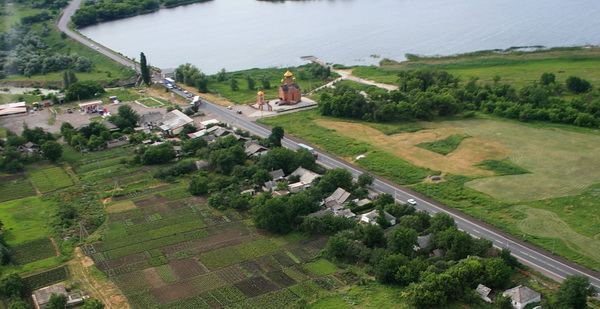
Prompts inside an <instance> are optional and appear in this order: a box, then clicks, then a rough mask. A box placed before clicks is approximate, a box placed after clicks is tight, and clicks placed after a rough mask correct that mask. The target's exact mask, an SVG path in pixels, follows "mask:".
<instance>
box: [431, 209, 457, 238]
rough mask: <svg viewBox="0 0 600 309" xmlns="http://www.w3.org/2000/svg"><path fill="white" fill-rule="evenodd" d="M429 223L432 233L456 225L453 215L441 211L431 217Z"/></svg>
mask: <svg viewBox="0 0 600 309" xmlns="http://www.w3.org/2000/svg"><path fill="white" fill-rule="evenodd" d="M429 223H430V226H429V232H430V233H438V232H441V231H444V230H447V229H449V228H451V227H455V226H456V223H455V222H454V219H453V218H452V217H450V216H449V215H447V214H445V213H441V212H438V213H436V214H435V215H434V216H433V217H431V220H429Z"/></svg>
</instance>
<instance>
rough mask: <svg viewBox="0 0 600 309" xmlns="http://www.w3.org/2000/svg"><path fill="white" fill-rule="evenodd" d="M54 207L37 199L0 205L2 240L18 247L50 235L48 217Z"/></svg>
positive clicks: (26, 199) (20, 200) (31, 198)
mask: <svg viewBox="0 0 600 309" xmlns="http://www.w3.org/2000/svg"><path fill="white" fill-rule="evenodd" d="M55 207H56V206H55V205H53V204H52V203H50V202H48V201H45V200H42V199H40V198H38V197H28V198H23V199H18V200H14V201H10V202H4V203H0V217H1V218H2V223H4V229H5V232H4V239H6V242H7V243H8V245H18V244H21V243H24V242H28V241H32V240H36V239H39V238H43V237H47V236H48V235H50V226H49V222H50V219H51V218H50V216H51V214H52V213H53V212H54V208H55Z"/></svg>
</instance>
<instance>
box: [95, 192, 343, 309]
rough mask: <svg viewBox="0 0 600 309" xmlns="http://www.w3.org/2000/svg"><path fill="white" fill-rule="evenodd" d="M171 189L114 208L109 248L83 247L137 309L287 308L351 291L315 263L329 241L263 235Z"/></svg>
mask: <svg viewBox="0 0 600 309" xmlns="http://www.w3.org/2000/svg"><path fill="white" fill-rule="evenodd" d="M164 187H165V190H162V191H158V192H157V191H153V190H141V191H139V192H138V193H139V194H136V195H122V196H119V197H118V198H116V199H114V200H111V201H110V202H109V203H108V204H107V207H108V209H110V210H111V211H110V216H109V219H108V223H107V225H106V226H105V228H104V230H103V231H102V241H101V242H97V243H93V244H89V245H85V246H84V247H83V252H84V253H85V254H86V255H88V256H90V257H91V258H92V259H93V261H94V262H95V264H96V267H98V269H99V270H101V271H102V272H104V273H105V274H106V275H107V276H108V277H109V278H110V279H111V280H112V281H113V282H115V283H116V284H117V286H119V288H120V289H121V291H122V292H123V293H124V294H125V296H126V297H127V298H128V300H129V302H130V304H131V306H132V307H133V308H221V307H232V308H279V307H286V306H290V304H292V303H294V302H295V301H297V300H298V299H300V298H302V297H312V296H314V295H317V294H319V293H321V292H324V291H327V290H331V289H332V288H334V287H337V286H340V285H343V284H344V282H343V281H342V279H341V277H339V276H338V272H339V270H338V268H337V267H336V266H335V265H334V264H331V263H330V262H328V261H326V260H323V259H317V260H314V256H315V254H316V253H317V252H318V251H320V250H321V249H322V248H323V247H324V246H325V239H321V238H319V239H313V240H303V241H301V242H298V241H297V240H291V241H290V240H286V238H283V237H274V236H272V235H263V234H261V233H259V232H258V231H257V230H256V229H255V228H254V227H252V225H251V221H250V220H248V218H247V217H246V215H245V214H242V213H239V212H236V211H233V210H229V211H227V212H220V211H216V210H214V209H212V208H209V207H208V205H207V204H206V200H205V199H203V198H199V197H193V196H191V195H189V193H187V192H186V190H182V188H183V187H182V186H181V185H167V186H164ZM123 205H126V206H123ZM313 260H314V261H313Z"/></svg>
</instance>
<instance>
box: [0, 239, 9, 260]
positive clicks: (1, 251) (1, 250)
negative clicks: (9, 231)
mask: <svg viewBox="0 0 600 309" xmlns="http://www.w3.org/2000/svg"><path fill="white" fill-rule="evenodd" d="M3 242H4V241H3V240H0V265H6V264H8V263H9V262H10V251H9V250H8V248H7V247H6V246H5V245H4V244H3Z"/></svg>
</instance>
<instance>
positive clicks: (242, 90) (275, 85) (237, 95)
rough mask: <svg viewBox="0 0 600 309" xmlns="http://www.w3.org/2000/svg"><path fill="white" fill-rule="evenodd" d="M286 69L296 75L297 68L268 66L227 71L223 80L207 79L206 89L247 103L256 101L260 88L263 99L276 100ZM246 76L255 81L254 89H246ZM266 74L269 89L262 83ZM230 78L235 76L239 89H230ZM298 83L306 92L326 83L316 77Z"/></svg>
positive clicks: (234, 100) (232, 99) (235, 101)
mask: <svg viewBox="0 0 600 309" xmlns="http://www.w3.org/2000/svg"><path fill="white" fill-rule="evenodd" d="M287 70H290V71H291V72H292V73H293V74H294V76H296V77H297V72H298V69H297V68H282V69H279V68H269V69H250V70H243V71H236V72H228V73H227V76H228V80H226V81H224V82H218V81H217V80H216V79H215V78H214V76H212V77H211V78H210V79H209V83H208V89H210V90H211V93H213V94H217V95H219V96H223V97H226V98H227V99H229V100H231V101H232V102H234V103H236V104H248V103H255V102H256V93H257V92H258V91H259V90H260V91H262V92H264V94H265V100H266V101H268V100H277V99H278V98H279V86H281V79H282V78H283V74H285V72H286V71H287ZM246 76H251V77H252V78H253V79H254V81H255V84H256V85H255V89H254V90H250V89H248V83H247V81H246ZM263 76H266V77H267V78H268V79H269V83H270V85H271V88H270V89H265V88H264V87H263V85H262V78H263ZM230 78H235V79H236V80H237V81H238V87H239V90H236V91H232V90H231V86H230V85H231V82H230V80H229V79H230ZM296 82H297V83H298V85H299V86H300V89H301V91H302V92H303V93H304V92H308V91H310V90H312V89H315V88H317V87H319V86H321V85H324V84H326V83H327V81H324V80H318V79H310V80H300V78H299V77H298V79H297V80H296Z"/></svg>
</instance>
